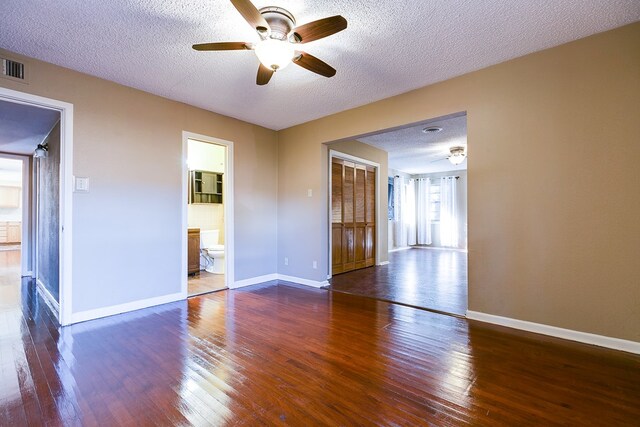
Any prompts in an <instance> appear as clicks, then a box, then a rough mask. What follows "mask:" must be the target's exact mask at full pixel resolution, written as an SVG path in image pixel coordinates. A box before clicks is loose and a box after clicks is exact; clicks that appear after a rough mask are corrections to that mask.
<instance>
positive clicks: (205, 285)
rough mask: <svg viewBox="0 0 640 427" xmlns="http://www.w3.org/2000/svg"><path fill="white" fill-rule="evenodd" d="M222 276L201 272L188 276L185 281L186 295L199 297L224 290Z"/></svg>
mask: <svg viewBox="0 0 640 427" xmlns="http://www.w3.org/2000/svg"><path fill="white" fill-rule="evenodd" d="M224 276H225V275H224V274H213V273H209V272H207V271H204V270H202V271H201V272H200V273H197V274H195V275H193V276H189V280H188V281H187V294H188V295H189V296H191V295H199V294H203V293H205V292H213V291H219V290H220V289H225V288H226V286H225V284H224Z"/></svg>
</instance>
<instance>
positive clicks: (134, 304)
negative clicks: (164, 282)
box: [71, 292, 184, 323]
mask: <svg viewBox="0 0 640 427" xmlns="http://www.w3.org/2000/svg"><path fill="white" fill-rule="evenodd" d="M181 300H184V295H182V292H178V293H175V294H169V295H163V296H160V297H154V298H148V299H143V300H139V301H131V302H126V303H124V304H117V305H112V306H109V307H101V308H96V309H94V310H86V311H80V312H78V313H73V315H72V318H71V323H79V322H86V321H88V320H94V319H99V318H101V317H107V316H114V315H116V314H122V313H127V312H129V311H134V310H141V309H143V308H149V307H153V306H156V305H161V304H168V303H170V302H176V301H181Z"/></svg>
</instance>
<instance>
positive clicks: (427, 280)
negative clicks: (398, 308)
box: [329, 248, 468, 316]
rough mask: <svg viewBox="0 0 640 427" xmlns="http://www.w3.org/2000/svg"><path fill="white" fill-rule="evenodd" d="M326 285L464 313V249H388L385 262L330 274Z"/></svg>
mask: <svg viewBox="0 0 640 427" xmlns="http://www.w3.org/2000/svg"><path fill="white" fill-rule="evenodd" d="M329 282H330V283H331V286H330V289H331V290H333V291H338V292H344V293H349V294H354V295H362V296H367V297H372V298H376V299H380V300H383V301H391V302H397V303H401V304H406V305H410V306H414V307H421V308H427V309H430V310H433V311H438V312H445V313H453V314H457V315H461V316H464V315H465V314H466V310H467V283H468V280H467V253H466V252H462V251H459V250H452V249H451V250H450V249H427V248H412V249H406V250H401V251H395V252H390V253H389V264H387V265H380V266H375V267H369V268H364V269H361V270H355V271H351V272H349V273H344V274H338V275H336V276H333V277H332V278H331V280H330V281H329Z"/></svg>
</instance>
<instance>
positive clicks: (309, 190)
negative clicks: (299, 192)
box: [307, 188, 313, 197]
mask: <svg viewBox="0 0 640 427" xmlns="http://www.w3.org/2000/svg"><path fill="white" fill-rule="evenodd" d="M307 197H313V190H312V189H311V188H310V189H308V190H307Z"/></svg>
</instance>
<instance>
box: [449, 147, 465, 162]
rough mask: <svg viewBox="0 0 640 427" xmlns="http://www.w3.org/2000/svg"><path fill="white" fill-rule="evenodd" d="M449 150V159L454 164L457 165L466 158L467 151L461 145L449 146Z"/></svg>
mask: <svg viewBox="0 0 640 427" xmlns="http://www.w3.org/2000/svg"><path fill="white" fill-rule="evenodd" d="M449 152H450V153H451V155H450V156H449V161H450V162H451V163H452V164H454V165H459V164H460V163H462V162H464V159H466V157H467V153H466V152H465V149H464V147H462V146H455V147H451V148H449Z"/></svg>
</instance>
